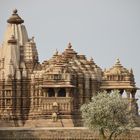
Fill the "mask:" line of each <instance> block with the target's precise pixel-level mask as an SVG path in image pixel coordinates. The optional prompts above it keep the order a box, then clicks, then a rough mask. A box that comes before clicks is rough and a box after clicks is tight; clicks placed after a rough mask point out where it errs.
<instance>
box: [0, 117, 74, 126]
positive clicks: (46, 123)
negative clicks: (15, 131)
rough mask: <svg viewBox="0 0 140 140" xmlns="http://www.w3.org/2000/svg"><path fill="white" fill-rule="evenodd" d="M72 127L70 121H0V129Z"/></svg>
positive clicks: (71, 121)
mask: <svg viewBox="0 0 140 140" xmlns="http://www.w3.org/2000/svg"><path fill="white" fill-rule="evenodd" d="M5 126H6V127H74V124H73V120H72V119H58V120H57V121H56V122H53V121H52V119H37V120H36V119H34V120H15V121H14V120H0V127H5Z"/></svg>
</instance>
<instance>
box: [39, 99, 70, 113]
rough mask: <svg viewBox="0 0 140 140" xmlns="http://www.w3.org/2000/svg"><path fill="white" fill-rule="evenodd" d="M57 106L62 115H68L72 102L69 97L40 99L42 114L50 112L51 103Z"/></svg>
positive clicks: (51, 109) (51, 108)
mask: <svg viewBox="0 0 140 140" xmlns="http://www.w3.org/2000/svg"><path fill="white" fill-rule="evenodd" d="M54 102H56V103H57V104H58V111H59V112H63V113H70V112H71V111H72V110H73V100H72V98H70V97H48V98H43V99H42V105H41V106H42V110H43V112H52V111H53V103H54Z"/></svg>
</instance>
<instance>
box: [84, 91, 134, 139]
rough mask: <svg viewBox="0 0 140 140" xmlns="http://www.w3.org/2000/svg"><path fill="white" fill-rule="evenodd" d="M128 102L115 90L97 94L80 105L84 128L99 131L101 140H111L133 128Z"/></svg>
mask: <svg viewBox="0 0 140 140" xmlns="http://www.w3.org/2000/svg"><path fill="white" fill-rule="evenodd" d="M128 106H129V101H128V100H127V99H124V98H122V97H121V96H120V94H119V92H118V91H117V90H114V91H112V92H111V93H110V94H108V93H107V92H106V91H104V92H99V93H98V95H97V96H95V97H92V100H91V102H89V103H87V104H84V105H82V107H81V112H82V118H83V121H84V124H85V126H87V127H89V128H90V129H92V130H99V137H100V139H102V140H112V139H113V138H114V139H115V138H116V137H117V136H118V135H120V134H121V133H123V132H127V131H128V130H130V129H131V128H133V127H134V121H133V116H132V114H133V113H132V112H131V111H130V109H129V107H128Z"/></svg>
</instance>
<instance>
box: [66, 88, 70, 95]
mask: <svg viewBox="0 0 140 140" xmlns="http://www.w3.org/2000/svg"><path fill="white" fill-rule="evenodd" d="M66 97H70V88H66Z"/></svg>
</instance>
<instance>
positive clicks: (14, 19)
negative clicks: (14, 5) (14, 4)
mask: <svg viewBox="0 0 140 140" xmlns="http://www.w3.org/2000/svg"><path fill="white" fill-rule="evenodd" d="M17 12H18V11H17V9H14V10H13V14H12V15H11V16H10V18H9V19H8V20H7V22H8V23H10V24H22V23H23V22H24V20H23V19H22V18H21V17H20V16H19V15H18V14H17Z"/></svg>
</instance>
